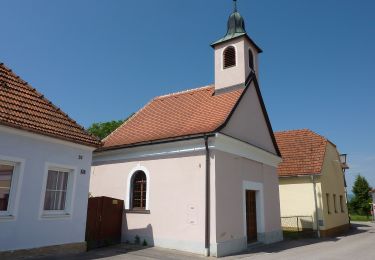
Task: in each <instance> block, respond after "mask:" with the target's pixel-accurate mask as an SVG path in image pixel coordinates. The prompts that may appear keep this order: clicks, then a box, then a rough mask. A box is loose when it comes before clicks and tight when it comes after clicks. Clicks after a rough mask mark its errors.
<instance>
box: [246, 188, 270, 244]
mask: <svg viewBox="0 0 375 260" xmlns="http://www.w3.org/2000/svg"><path fill="white" fill-rule="evenodd" d="M247 190H253V191H255V200H256V215H257V233H258V234H259V233H264V230H265V223H264V194H263V183H260V182H251V181H243V185H242V201H243V230H244V237H245V238H246V241H247V219H246V191H247ZM258 241H259V237H258Z"/></svg>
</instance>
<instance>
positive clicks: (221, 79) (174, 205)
mask: <svg viewBox="0 0 375 260" xmlns="http://www.w3.org/2000/svg"><path fill="white" fill-rule="evenodd" d="M212 47H213V49H214V53H215V84H214V85H211V86H205V87H201V88H197V89H192V90H187V91H184V92H180V93H174V94H170V95H166V96H160V97H156V98H154V99H153V100H152V101H150V102H149V103H148V104H147V105H146V106H145V107H144V108H142V109H141V110H139V111H138V112H137V113H136V114H135V115H134V116H133V117H131V118H130V119H129V120H128V121H127V122H125V123H124V124H123V125H122V126H120V127H119V128H118V129H117V130H116V131H114V132H113V133H112V134H111V135H110V136H109V137H107V138H106V139H105V140H104V144H103V147H102V148H100V149H98V150H97V151H96V152H95V153H94V157H93V165H94V166H93V169H92V172H93V174H92V177H91V181H90V192H91V194H92V195H93V196H109V197H114V198H118V199H123V200H124V201H125V212H124V215H123V227H122V229H123V235H122V239H123V241H127V240H129V241H134V237H136V236H139V237H140V238H141V240H142V241H143V240H146V241H147V243H148V244H149V245H155V246H159V247H165V248H171V249H177V250H184V251H189V252H194V253H198V254H205V255H211V256H224V255H228V254H231V253H235V252H239V251H241V250H244V249H245V248H246V247H247V246H248V243H253V242H257V241H258V242H263V243H272V242H276V241H280V240H282V231H281V224H280V205H279V189H278V176H277V165H278V163H279V162H280V161H281V158H280V152H279V150H278V147H277V144H276V141H275V137H274V134H273V131H272V127H271V124H270V121H269V118H268V116H267V112H266V109H265V105H264V102H263V99H262V96H261V93H260V88H259V85H258V81H257V74H258V54H259V53H261V49H260V48H259V47H258V46H257V45H256V44H255V43H254V42H253V41H252V40H251V39H250V37H249V36H248V35H247V33H246V31H245V27H244V20H243V18H242V17H241V15H240V14H239V13H238V12H237V10H236V9H235V10H234V12H233V13H232V14H231V15H230V18H229V21H228V32H227V34H226V35H225V37H224V38H222V39H220V40H219V41H217V42H215V43H213V44H212ZM166 76H167V75H166Z"/></svg>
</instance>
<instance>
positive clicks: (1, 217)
mask: <svg viewBox="0 0 375 260" xmlns="http://www.w3.org/2000/svg"><path fill="white" fill-rule="evenodd" d="M14 219H15V216H13V215H0V221H1V220H14Z"/></svg>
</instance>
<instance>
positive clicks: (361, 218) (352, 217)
mask: <svg viewBox="0 0 375 260" xmlns="http://www.w3.org/2000/svg"><path fill="white" fill-rule="evenodd" d="M350 220H351V221H366V222H367V221H371V220H372V217H371V216H361V215H354V214H350Z"/></svg>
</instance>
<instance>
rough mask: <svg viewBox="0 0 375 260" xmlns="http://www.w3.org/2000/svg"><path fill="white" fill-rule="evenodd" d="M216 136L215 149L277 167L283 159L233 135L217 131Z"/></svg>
mask: <svg viewBox="0 0 375 260" xmlns="http://www.w3.org/2000/svg"><path fill="white" fill-rule="evenodd" d="M215 137H216V138H215V139H214V143H213V149H215V150H219V151H222V152H226V153H230V154H234V155H237V156H241V157H244V158H247V159H250V160H253V161H256V162H260V163H263V164H266V165H269V166H273V167H277V166H278V164H279V163H280V162H281V161H282V160H281V158H280V157H279V156H277V155H274V154H272V153H270V152H267V151H265V150H262V149H260V148H258V147H256V146H253V145H251V144H249V143H246V142H243V141H240V140H238V139H235V138H233V137H229V136H227V135H224V134H220V133H217V134H216V136H215Z"/></svg>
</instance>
